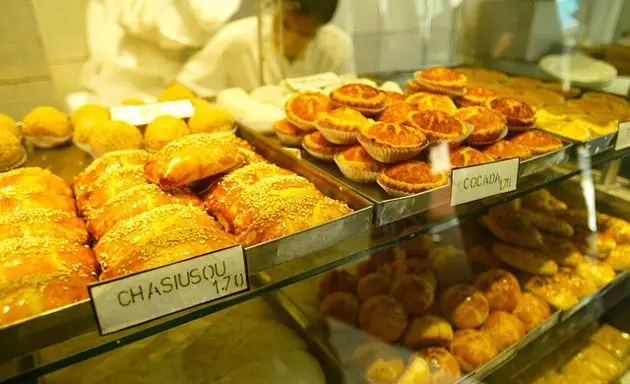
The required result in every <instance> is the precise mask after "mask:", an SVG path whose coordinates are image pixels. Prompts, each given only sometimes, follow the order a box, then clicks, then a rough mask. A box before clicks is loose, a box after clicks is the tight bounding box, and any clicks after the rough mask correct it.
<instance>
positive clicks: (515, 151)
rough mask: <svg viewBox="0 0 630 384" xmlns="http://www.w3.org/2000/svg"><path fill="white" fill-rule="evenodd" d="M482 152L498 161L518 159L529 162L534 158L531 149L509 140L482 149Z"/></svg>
mask: <svg viewBox="0 0 630 384" xmlns="http://www.w3.org/2000/svg"><path fill="white" fill-rule="evenodd" d="M482 152H483V153H485V154H486V155H488V156H492V157H493V158H495V159H497V160H503V159H511V158H513V157H518V158H520V159H521V160H527V159H529V158H531V157H532V156H533V154H532V151H531V149H529V148H528V147H525V146H522V145H520V144H517V143H513V142H511V141H508V140H501V141H498V142H496V143H494V144H491V145H489V146H487V147H486V148H484V149H482Z"/></svg>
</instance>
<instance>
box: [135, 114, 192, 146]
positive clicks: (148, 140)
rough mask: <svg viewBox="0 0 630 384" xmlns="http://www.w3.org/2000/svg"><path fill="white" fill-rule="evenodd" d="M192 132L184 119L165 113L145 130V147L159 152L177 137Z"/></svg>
mask: <svg viewBox="0 0 630 384" xmlns="http://www.w3.org/2000/svg"><path fill="white" fill-rule="evenodd" d="M188 134H190V130H189V129H188V126H187V125H186V123H184V121H183V120H182V119H178V118H177V117H173V116H169V115H164V116H159V117H157V118H155V120H153V121H152V122H151V123H150V124H149V125H147V128H146V130H145V131H144V147H145V148H146V149H147V151H149V152H157V151H159V150H160V149H162V147H164V146H165V145H166V144H168V143H170V142H171V141H173V140H175V139H179V138H180V137H184V136H186V135H188Z"/></svg>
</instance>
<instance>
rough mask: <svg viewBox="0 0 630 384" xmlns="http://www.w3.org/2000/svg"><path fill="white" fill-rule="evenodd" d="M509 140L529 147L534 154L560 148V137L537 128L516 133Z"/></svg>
mask: <svg viewBox="0 0 630 384" xmlns="http://www.w3.org/2000/svg"><path fill="white" fill-rule="evenodd" d="M510 141H511V142H512V143H515V144H519V145H522V146H524V147H527V148H529V150H530V151H532V154H534V155H541V154H543V153H547V152H551V151H555V150H556V149H560V148H562V141H561V140H560V139H558V138H557V137H555V136H554V135H552V134H550V133H547V132H543V131H538V130H533V131H529V132H524V133H521V134H518V135H516V136H514V137H512V138H511V139H510Z"/></svg>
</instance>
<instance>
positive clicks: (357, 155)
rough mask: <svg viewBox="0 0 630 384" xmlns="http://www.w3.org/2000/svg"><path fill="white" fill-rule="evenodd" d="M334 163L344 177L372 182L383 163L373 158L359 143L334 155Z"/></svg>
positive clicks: (382, 167)
mask: <svg viewBox="0 0 630 384" xmlns="http://www.w3.org/2000/svg"><path fill="white" fill-rule="evenodd" d="M335 163H336V164H337V166H338V167H339V170H340V171H341V173H343V175H344V176H345V177H347V178H348V179H350V180H352V181H355V182H357V183H374V182H376V179H377V178H378V173H379V172H380V171H381V170H383V169H385V164H383V163H380V162H378V161H376V160H374V159H373V158H372V157H371V156H370V155H369V154H368V152H367V151H366V150H365V148H363V147H362V146H360V145H355V146H353V147H350V148H348V149H345V150H344V151H343V152H340V153H338V154H337V155H335Z"/></svg>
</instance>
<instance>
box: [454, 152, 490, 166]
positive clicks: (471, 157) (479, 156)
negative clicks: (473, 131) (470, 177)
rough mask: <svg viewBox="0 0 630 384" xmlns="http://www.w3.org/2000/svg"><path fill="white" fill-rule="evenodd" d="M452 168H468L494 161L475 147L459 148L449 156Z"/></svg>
mask: <svg viewBox="0 0 630 384" xmlns="http://www.w3.org/2000/svg"><path fill="white" fill-rule="evenodd" d="M449 159H450V162H451V167H453V168H458V167H468V166H469V165H475V164H483V163H488V162H491V161H492V160H494V159H493V158H492V157H490V156H488V155H486V154H485V153H483V152H481V151H479V150H476V149H475V148H473V147H459V148H457V149H455V150H454V151H452V152H451V154H450V155H449Z"/></svg>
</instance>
